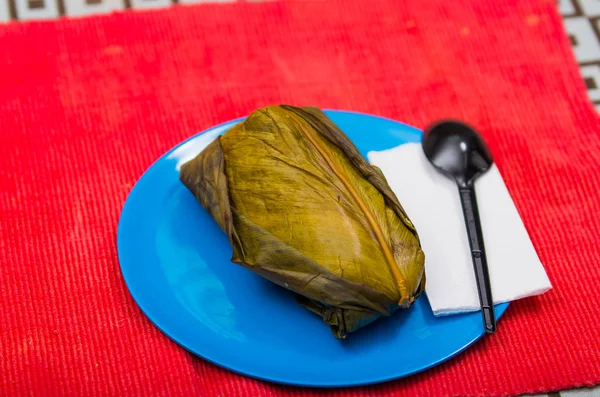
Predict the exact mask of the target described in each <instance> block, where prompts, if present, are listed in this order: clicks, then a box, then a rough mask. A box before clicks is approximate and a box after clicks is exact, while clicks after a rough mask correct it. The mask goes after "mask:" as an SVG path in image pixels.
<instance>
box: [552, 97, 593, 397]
mask: <svg viewBox="0 0 600 397" xmlns="http://www.w3.org/2000/svg"><path fill="white" fill-rule="evenodd" d="M596 109H598V108H596ZM560 397H600V387H599V386H596V387H593V388H583V389H574V390H561V392H560Z"/></svg>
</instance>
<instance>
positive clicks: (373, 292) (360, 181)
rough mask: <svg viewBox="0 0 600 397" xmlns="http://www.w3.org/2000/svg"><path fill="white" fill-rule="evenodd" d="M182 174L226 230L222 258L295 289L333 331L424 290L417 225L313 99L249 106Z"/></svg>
mask: <svg viewBox="0 0 600 397" xmlns="http://www.w3.org/2000/svg"><path fill="white" fill-rule="evenodd" d="M368 133H369V131H365V134H368ZM180 179H181V181H182V183H183V184H184V185H185V186H186V187H187V188H188V189H189V190H190V191H191V192H192V193H193V194H194V196H195V197H196V199H197V200H198V201H199V202H200V203H201V205H202V206H203V207H204V208H205V209H206V211H208V212H209V213H210V215H211V216H212V217H213V218H214V220H215V221H216V222H217V223H218V224H219V226H220V227H221V229H223V231H224V232H225V233H226V234H227V236H228V237H229V241H230V243H231V246H232V251H233V253H232V259H231V260H232V261H233V262H234V263H237V264H239V265H242V266H244V267H246V268H248V269H250V270H251V271H253V272H256V273H257V274H259V275H261V276H262V277H264V278H266V279H268V280H270V281H272V282H274V283H276V284H278V285H280V286H282V287H284V288H287V289H289V290H291V291H293V292H294V293H295V294H296V296H297V300H298V302H299V303H300V304H301V305H303V306H305V307H306V308H308V309H309V310H311V311H313V312H314V313H316V314H318V315H319V316H321V317H322V319H323V321H324V322H325V323H327V324H328V325H329V326H330V327H331V329H332V331H333V334H334V335H335V337H336V338H345V337H346V335H347V334H348V333H350V332H354V331H356V330H358V329H359V328H361V327H364V326H366V325H368V324H370V323H372V322H373V321H375V320H377V319H378V318H380V317H382V316H390V315H391V314H393V313H394V312H395V311H396V310H398V309H400V308H407V307H409V306H410V305H411V304H412V303H413V302H414V301H415V299H417V297H418V296H419V295H420V293H421V292H422V291H423V289H424V286H425V273H424V254H423V251H422V250H421V246H420V242H419V238H418V234H417V231H416V230H415V227H414V226H413V224H412V222H411V221H410V219H409V218H408V216H407V214H406V213H405V211H404V209H403V208H402V206H401V205H400V203H399V201H398V199H397V197H396V195H395V194H394V193H393V192H392V190H391V189H390V187H389V185H388V184H387V182H386V180H385V178H384V176H383V174H382V172H381V171H380V170H379V169H378V168H377V167H375V166H372V165H371V164H369V163H368V162H367V161H366V160H365V159H364V158H363V157H362V156H361V155H360V153H359V152H358V150H357V149H356V147H355V146H354V144H353V143H352V142H351V141H350V140H349V139H348V138H347V137H346V135H345V134H344V133H343V132H342V131H341V130H340V129H339V128H338V127H337V126H336V125H335V124H334V123H333V122H332V121H331V120H330V119H329V118H328V117H327V116H326V115H325V114H324V113H323V112H321V111H320V110H319V109H317V108H312V107H304V108H298V107H292V106H286V105H282V106H269V107H266V108H262V109H258V110H256V111H254V112H253V113H251V114H250V115H249V117H248V118H247V119H245V120H244V121H242V122H240V123H239V124H237V125H235V126H234V127H232V128H231V129H230V130H228V131H227V132H225V134H223V135H222V136H220V137H218V138H216V139H215V140H214V141H213V142H212V143H211V144H210V145H209V146H207V147H206V148H205V149H204V150H203V151H202V152H201V153H200V154H198V156H197V157H195V158H194V159H192V160H190V161H189V162H187V163H185V164H184V165H183V166H182V168H181V171H180ZM407 188H410V187H407Z"/></svg>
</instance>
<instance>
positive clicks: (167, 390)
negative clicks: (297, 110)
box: [0, 0, 600, 397]
mask: <svg viewBox="0 0 600 397" xmlns="http://www.w3.org/2000/svg"><path fill="white" fill-rule="evenodd" d="M554 7H555V0H549V1H543V0H540V1H530V0H528V1H525V0H523V1H517V0H514V1H497V0H461V1H447V0H418V1H416V0H415V1H397V0H376V1H367V0H363V1H359V0H328V1H314V0H313V1H310V0H304V1H303V0H300V1H292V2H269V3H243V4H222V5H203V6H194V7H176V8H174V9H168V10H161V11H154V12H140V13H133V12H127V13H124V14H116V15H110V16H104V17H94V18H91V19H81V20H61V21H55V22H44V23H41V22H40V23H13V24H8V25H4V26H0V51H1V56H0V58H1V59H0V109H1V111H0V115H1V117H0V120H1V123H0V211H1V222H0V263H1V265H0V283H1V287H0V310H1V313H0V395H6V396H18V395H63V396H92V395H106V396H119V395H132V396H134V395H135V396H174V395H185V396H191V395H196V396H214V397H216V396H227V397H229V396H254V395H257V396H283V395H298V396H305V397H309V396H311V397H312V396H321V395H326V394H331V395H335V396H359V395H368V396H428V397H435V396H449V395H491V396H499V395H502V394H512V395H515V394H519V393H524V392H539V391H547V390H552V389H558V388H564V387H569V386H577V385H586V384H587V385H591V384H594V383H600V326H599V323H600V320H599V318H600V309H599V307H600V304H599V296H600V254H599V252H600V249H599V247H598V246H599V243H600V202H599V201H600V200H599V198H600V182H599V180H600V176H599V175H600V132H599V127H600V122H599V120H598V117H597V116H596V114H595V111H594V109H593V108H592V107H591V106H590V105H589V104H588V102H587V99H586V93H585V88H584V84H583V81H582V80H581V78H580V76H579V72H578V69H577V65H576V63H575V61H574V59H573V57H572V53H571V49H570V48H569V43H568V39H567V37H566V35H565V34H564V32H563V30H562V23H561V20H560V18H559V16H558V14H557V12H556V10H555V8H554ZM282 102H285V103H291V104H295V105H316V106H320V107H325V108H341V109H350V110H357V111H363V112H370V113H374V114H378V115H382V116H386V117H391V118H394V119H397V120H401V121H404V122H407V123H410V124H413V125H416V126H418V127H423V126H424V125H426V124H427V123H429V122H431V121H433V120H434V119H437V118H439V117H447V116H451V117H458V118H463V119H465V120H467V121H469V122H471V123H472V124H474V125H476V126H477V127H478V128H479V129H480V130H481V131H482V132H483V134H484V135H485V137H486V139H487V140H488V142H489V144H490V146H491V149H492V151H493V154H494V156H495V158H496V161H497V163H498V166H499V168H500V170H501V172H502V174H503V175H504V177H505V179H506V182H507V185H508V187H509V189H510V192H511V193H512V195H513V198H514V200H515V202H516V204H517V207H518V209H519V211H520V213H521V215H522V217H523V219H524V222H525V225H526V227H527V229H528V230H529V232H530V234H531V237H532V239H533V242H534V244H535V247H536V248H537V250H538V252H539V255H540V257H541V259H542V261H543V262H544V264H545V265H546V268H547V271H548V273H549V276H550V278H551V281H552V282H553V284H554V289H553V290H552V291H551V292H549V293H548V294H545V295H543V296H541V297H536V298H532V299H526V300H523V301H519V302H517V303H515V304H514V305H512V306H511V307H510V308H509V310H508V313H507V314H506V316H505V317H504V318H503V320H502V321H501V323H500V329H499V332H498V333H497V334H496V335H494V336H492V337H486V338H484V340H482V341H481V342H480V343H477V344H476V345H475V346H474V347H473V348H471V349H469V350H468V351H467V352H465V353H464V354H462V355H460V356H459V357H457V358H456V359H453V360H451V361H450V362H448V363H446V364H443V365H441V366H439V367H436V368H434V369H432V370H430V371H427V372H425V373H423V374H420V375H417V376H414V377H411V378H409V379H406V380H401V381H396V382H391V383H387V384H384V385H378V386H373V387H367V388H360V389H349V390H337V391H319V390H318V391H315V390H309V389H300V388H291V387H281V386H277V385H272V384H268V383H263V382H258V381H255V380H252V379H247V378H245V377H242V376H239V375H234V374H232V373H230V372H228V371H226V370H223V369H220V368H217V367H215V366H213V365H210V364H208V363H206V362H204V361H203V360H201V359H198V358H195V357H193V356H192V355H190V354H188V353H187V352H186V351H184V350H183V349H181V348H179V347H178V346H176V345H175V344H174V343H173V342H171V341H170V340H169V339H168V338H167V337H166V336H164V335H163V334H161V333H160V332H159V331H158V330H157V329H156V328H155V327H154V326H152V325H151V324H150V322H149V321H148V320H147V319H146V318H145V317H144V316H143V314H142V313H141V312H140V310H139V309H138V308H137V306H136V305H135V303H134V302H133V300H132V298H131V297H130V296H129V294H128V292H127V289H126V287H125V284H124V283H123V279H122V277H121V273H120V270H119V263H118V260H117V253H116V248H115V233H116V227H117V222H118V219H119V214H120V211H121V207H122V205H123V203H124V201H125V198H126V197H127V194H128V193H129V191H130V189H131V187H132V185H133V184H134V183H135V181H136V180H137V178H139V176H140V175H141V174H142V172H143V171H144V170H145V169H146V168H147V167H148V166H149V165H150V164H151V163H152V162H153V161H154V160H155V159H156V158H157V157H159V156H160V155H161V154H163V153H164V152H165V151H167V150H168V149H169V148H171V147H172V146H174V145H175V144H177V143H178V142H180V141H181V140H183V139H185V138H187V137H189V136H190V135H192V134H194V133H195V132H197V131H200V130H203V129H205V128H207V127H210V126H212V125H214V124H215V123H219V122H223V121H226V120H229V119H232V118H235V117H239V116H242V115H245V114H247V113H248V112H250V111H252V110H253V109H255V108H257V107H259V106H264V105H267V104H272V103H282ZM368 133H369V132H368V131H365V134H368ZM515 277H519V275H518V274H515ZM407 359H410V358H409V357H402V356H399V357H398V360H407ZM365 365H368V363H365Z"/></svg>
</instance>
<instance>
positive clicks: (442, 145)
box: [423, 120, 494, 187]
mask: <svg viewBox="0 0 600 397" xmlns="http://www.w3.org/2000/svg"><path fill="white" fill-rule="evenodd" d="M423 150H424V152H425V156H427V158H428V159H429V161H430V162H431V163H432V164H433V165H434V166H435V167H436V168H437V169H438V170H439V171H441V172H442V173H444V174H446V175H447V176H449V177H450V178H452V179H454V180H455V181H456V183H457V184H458V185H459V186H461V187H466V186H469V185H471V184H472V183H473V181H475V179H476V178H477V177H478V176H479V175H481V174H483V173H484V172H486V171H487V170H488V169H489V168H490V167H491V166H492V164H493V162H494V160H493V159H492V155H491V154H490V152H489V150H488V148H487V146H486V145H485V142H484V141H483V139H482V138H481V136H480V135H479V134H478V133H477V132H476V131H475V130H474V129H473V128H471V127H470V126H468V125H466V124H464V123H461V122H459V121H452V120H450V121H443V122H440V123H437V124H434V125H433V126H431V127H430V128H428V129H427V130H426V131H425V137H424V138H423Z"/></svg>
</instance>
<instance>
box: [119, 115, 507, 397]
mask: <svg viewBox="0 0 600 397" xmlns="http://www.w3.org/2000/svg"><path fill="white" fill-rule="evenodd" d="M321 110H323V112H324V113H325V114H329V113H336V114H351V115H357V116H365V117H368V118H376V119H380V120H383V121H386V122H392V123H395V124H400V125H402V126H404V127H408V128H410V129H412V130H416V131H418V132H419V133H421V134H423V131H422V130H421V129H420V128H417V127H415V126H413V125H410V124H407V123H404V122H401V121H398V120H394V119H392V118H388V117H384V116H379V115H374V114H370V113H365V112H360V111H353V110H343V109H332V108H322V109H321ZM246 118H247V116H242V117H238V118H235V119H231V120H228V121H225V122H221V123H218V124H216V125H213V126H212V127H208V128H206V129H204V130H201V131H200V132H197V133H195V134H193V135H191V136H190V137H188V138H186V139H184V140H183V141H181V142H179V143H177V144H176V145H174V146H173V147H171V148H170V149H169V150H168V151H166V152H164V153H163V154H162V155H160V156H159V157H158V158H157V159H156V160H154V161H153V162H152V163H151V164H150V165H149V166H148V167H147V168H146V169H145V170H144V172H143V173H142V174H141V175H140V176H139V177H138V179H137V180H136V182H135V184H134V185H133V187H132V188H131V189H130V191H129V193H128V194H127V198H126V199H125V201H124V203H123V206H122V209H121V212H120V214H119V221H118V225H117V233H116V236H115V237H116V248H117V259H118V261H119V270H120V272H121V276H122V278H123V281H124V283H125V287H126V289H127V292H128V293H129V295H130V296H131V298H132V299H133V301H134V302H135V304H136V305H137V306H138V308H139V310H140V311H141V313H142V314H143V316H144V317H145V318H146V319H147V320H148V321H150V323H152V324H153V325H154V326H155V327H156V328H157V329H158V330H159V331H160V332H161V333H162V334H163V335H164V336H166V337H167V338H168V339H169V340H171V341H173V342H174V343H175V344H176V345H178V346H180V347H182V348H183V349H185V350H186V351H187V352H189V353H190V354H192V355H194V356H195V357H197V358H199V359H202V360H205V361H207V362H209V363H211V364H212V365H216V366H218V367H219V368H222V369H224V370H227V371H230V372H233V373H235V374H238V375H241V376H244V377H250V378H253V379H257V380H260V381H266V382H270V383H274V384H279V385H287V386H299V387H306V388H324V389H331V388H355V387H360V386H369V385H374V384H380V383H384V382H391V381H395V380H400V379H404V378H407V377H410V376H413V375H415V374H418V373H422V372H425V371H427V370H430V369H432V368H434V367H436V366H439V365H440V364H442V363H444V362H446V361H449V360H451V359H452V358H455V357H456V356H458V355H460V354H461V353H462V352H464V351H465V350H467V349H468V348H470V347H471V346H472V345H473V344H475V343H476V342H478V341H480V340H481V339H482V338H483V337H484V336H485V335H486V334H485V330H484V329H483V328H482V329H481V332H480V333H479V334H478V335H477V336H476V337H475V338H474V339H473V340H471V341H469V342H468V343H466V344H465V345H463V346H462V347H460V348H459V349H457V350H455V351H453V352H452V353H451V354H448V355H446V356H445V357H442V358H440V359H438V360H434V361H432V362H431V363H429V364H428V365H426V366H423V367H421V368H418V369H415V370H413V371H409V372H404V373H402V374H396V375H382V376H379V377H371V378H370V379H367V380H359V381H351V382H339V381H333V382H328V381H327V380H322V379H321V380H318V381H317V380H312V381H310V382H299V381H290V380H285V379H282V378H281V377H278V376H265V375H260V374H258V373H255V372H253V371H252V370H248V369H241V368H237V367H235V366H232V365H230V364H226V363H224V362H220V361H219V360H218V359H215V358H213V357H207V356H206V355H203V354H200V353H198V352H196V350H197V349H194V348H192V347H190V346H188V345H187V344H186V343H185V342H182V341H178V340H176V339H174V337H172V336H171V335H170V334H169V333H168V332H167V331H166V330H165V329H164V328H163V327H162V326H161V325H159V324H158V323H157V322H156V321H155V320H154V319H153V318H152V317H151V316H149V315H148V314H147V313H148V312H149V310H148V309H147V307H146V305H145V304H144V303H142V302H143V300H142V299H139V297H136V295H135V293H134V291H133V290H135V289H136V288H135V287H134V288H132V282H131V281H132V280H131V279H129V276H128V275H127V273H128V272H127V271H124V268H123V264H122V260H121V257H122V252H123V251H124V248H122V246H123V244H124V243H123V242H122V237H121V236H122V234H123V233H122V230H123V228H124V227H125V226H124V222H123V219H124V215H126V214H127V211H128V208H129V207H130V206H131V205H132V204H131V203H132V201H134V200H132V198H133V199H135V196H136V195H137V194H135V192H136V189H139V188H140V186H141V184H142V181H143V179H144V178H145V177H147V176H148V174H149V173H150V172H151V170H152V168H154V167H155V166H156V165H157V164H158V163H159V162H161V161H164V160H166V159H167V158H168V156H169V155H170V154H172V153H173V152H174V151H175V150H176V149H178V148H180V147H182V146H183V145H185V144H186V143H188V142H190V141H192V140H193V139H196V138H198V137H199V136H201V135H204V134H205V133H208V132H210V131H213V130H215V129H218V128H223V127H225V126H227V125H232V126H233V125H235V124H236V123H238V122H240V121H243V120H244V119H246ZM125 219H126V217H125ZM509 305H510V302H504V303H498V304H496V305H494V308H495V313H496V318H497V320H498V321H499V320H500V319H501V318H502V316H503V315H504V313H505V312H506V310H507V308H508V307H509Z"/></svg>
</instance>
